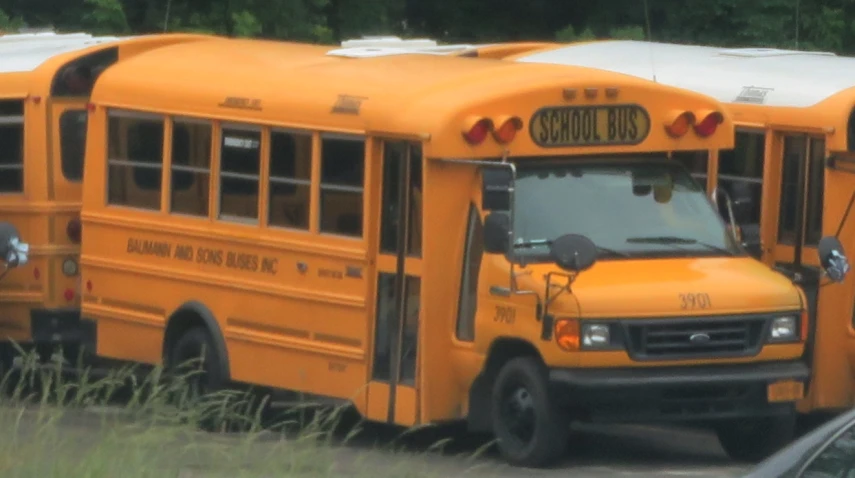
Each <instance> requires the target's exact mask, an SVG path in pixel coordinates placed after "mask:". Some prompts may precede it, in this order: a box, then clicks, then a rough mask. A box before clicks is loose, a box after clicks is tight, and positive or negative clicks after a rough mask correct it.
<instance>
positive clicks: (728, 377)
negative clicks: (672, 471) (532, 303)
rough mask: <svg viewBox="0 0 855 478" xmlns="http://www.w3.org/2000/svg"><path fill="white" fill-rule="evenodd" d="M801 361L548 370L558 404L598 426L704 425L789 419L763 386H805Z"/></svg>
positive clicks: (789, 405) (787, 408) (785, 407)
mask: <svg viewBox="0 0 855 478" xmlns="http://www.w3.org/2000/svg"><path fill="white" fill-rule="evenodd" d="M809 375H810V370H809V369H808V367H807V365H805V364H804V363H802V362H800V361H793V362H783V363H781V362H774V363H751V364H740V365H716V366H697V367H662V368H624V369H551V370H550V371H549V382H550V386H551V389H552V392H553V394H554V395H555V397H556V399H557V401H558V403H559V404H563V405H565V406H566V407H568V408H569V409H571V410H573V411H574V413H580V414H582V415H584V416H586V417H587V418H589V419H590V420H592V421H598V422H612V421H614V422H647V421H656V422H661V421H706V420H719V419H726V418H739V417H756V416H769V415H778V414H784V413H789V412H791V411H792V410H794V407H795V404H794V402H780V403H770V402H769V401H768V399H767V386H768V385H769V384H771V383H773V382H777V381H781V380H795V381H799V382H803V383H804V382H806V381H807V380H808V377H809Z"/></svg>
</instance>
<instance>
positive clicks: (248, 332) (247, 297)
mask: <svg viewBox="0 0 855 478" xmlns="http://www.w3.org/2000/svg"><path fill="white" fill-rule="evenodd" d="M136 215H137V214H136V213H133V212H131V211H128V213H127V217H133V216H136ZM139 217H140V221H139V222H138V223H136V221H134V220H126V219H123V218H122V217H121V216H112V215H111V216H109V217H108V216H106V215H104V216H101V217H93V215H89V217H88V218H87V223H86V243H84V261H85V265H84V274H85V277H84V281H91V282H92V286H93V287H92V291H91V295H92V299H91V300H87V301H86V302H85V303H84V306H83V311H84V315H86V316H87V317H93V318H96V319H98V354H99V355H104V356H108V357H112V358H117V359H123V360H134V361H140V362H145V363H151V364H154V363H159V362H160V360H161V356H162V355H161V354H162V347H161V345H162V340H163V328H164V327H165V322H166V319H167V318H168V317H170V316H171V315H172V313H173V312H174V311H175V310H176V309H178V308H179V307H181V306H182V305H183V304H185V303H187V302H190V301H198V302H201V303H202V304H204V305H205V306H206V307H208V308H209V309H210V310H211V312H212V313H213V315H214V317H215V319H216V320H217V322H218V324H219V327H220V330H222V331H223V334H224V335H225V339H226V346H227V349H228V354H229V361H230V369H231V375H232V379H234V380H236V381H240V382H249V383H256V384H260V385H265V386H270V387H276V388H284V389H289V390H295V391H303V392H309V393H315V394H320V395H326V396H332V397H337V398H345V399H351V398H353V397H354V396H355V395H356V394H357V393H358V392H359V391H360V389H362V388H363V387H364V385H365V377H366V363H365V357H366V354H365V350H366V344H367V343H368V340H367V337H366V335H367V330H368V328H367V327H366V324H365V317H366V312H365V306H366V304H365V299H364V298H365V290H366V282H365V278H366V277H368V272H367V267H368V262H367V260H366V259H365V258H364V257H360V254H358V253H354V251H353V250H352V249H351V250H347V251H336V250H335V249H334V248H333V247H332V246H329V247H328V248H326V251H324V252H321V251H320V250H319V249H318V248H317V247H315V248H314V251H310V250H308V248H307V245H306V244H305V243H301V244H300V245H293V243H292V245H291V246H289V244H288V243H286V242H285V240H284V239H283V240H281V241H279V242H278V243H272V242H268V243H264V244H260V243H259V241H257V240H256V241H255V244H253V241H249V240H247V239H246V238H248V237H249V235H247V236H246V238H244V239H243V240H235V239H231V240H229V239H225V238H223V237H222V235H219V234H216V233H212V232H209V230H208V229H207V228H206V227H200V228H199V229H198V230H197V231H194V232H190V231H187V230H186V228H182V229H183V230H182V231H181V232H179V231H178V230H176V226H175V225H174V224H170V223H172V222H173V221H158V224H157V227H153V226H151V225H146V224H144V222H143V220H142V217H143V215H142V214H140V215H139ZM145 222H146V223H147V222H148V221H145ZM135 223H136V224H135ZM204 224H205V226H207V224H208V223H207V222H205V223H204ZM240 227H241V226H236V227H235V229H239V228H240ZM222 229H223V230H225V229H226V228H222ZM229 229H231V228H229ZM252 233H254V230H253V231H252ZM252 233H250V234H252ZM286 234H287V233H283V234H282V235H283V237H285V236H286ZM223 235H224V234H223ZM230 235H232V236H233V234H230ZM297 235H299V234H297ZM288 237H295V235H291V234H288ZM335 241H340V240H335ZM316 242H322V241H316ZM300 264H305V267H303V266H301V265H300ZM353 268H356V269H359V268H361V269H362V270H363V273H362V275H361V277H351V276H349V275H348V274H346V273H344V271H345V270H346V269H353Z"/></svg>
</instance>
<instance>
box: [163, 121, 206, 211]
mask: <svg viewBox="0 0 855 478" xmlns="http://www.w3.org/2000/svg"><path fill="white" fill-rule="evenodd" d="M212 136H213V127H212V126H211V123H210V122H207V121H199V120H175V121H174V122H173V124H172V166H171V169H172V185H171V187H172V191H171V192H170V200H169V204H170V212H172V213H178V214H187V215H190V216H207V215H208V198H209V196H210V191H209V190H208V189H209V184H210V183H209V178H210V176H211V141H212V139H211V138H212Z"/></svg>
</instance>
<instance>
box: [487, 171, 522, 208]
mask: <svg viewBox="0 0 855 478" xmlns="http://www.w3.org/2000/svg"><path fill="white" fill-rule="evenodd" d="M481 178H482V179H481V181H482V182H481V207H482V208H483V209H484V210H485V211H510V210H511V190H512V189H513V187H514V186H513V184H514V178H513V173H512V172H511V170H510V168H498V167H485V168H484V169H482V170H481Z"/></svg>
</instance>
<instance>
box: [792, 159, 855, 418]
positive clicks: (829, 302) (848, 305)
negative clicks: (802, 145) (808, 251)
mask: <svg viewBox="0 0 855 478" xmlns="http://www.w3.org/2000/svg"><path fill="white" fill-rule="evenodd" d="M823 195H824V205H823V208H824V212H823V214H824V215H825V218H824V220H823V231H822V232H823V235H834V234H836V233H837V229H838V227H840V225H841V223H842V225H843V229H842V230H841V231H840V234H839V236H838V237H839V238H840V240H841V242H842V243H843V247H844V250H845V251H847V252H848V253H849V254H852V253H851V252H849V251H852V250H855V240H853V238H855V217H851V216H852V215H853V213H852V212H850V213H849V215H850V217H848V218H845V216H846V213H847V208H848V206H849V203H850V200H852V199H853V195H855V174H852V172H849V171H834V170H831V169H826V172H825V191H824V193H823ZM844 220H845V222H843V221H844ZM850 257H851V255H850ZM850 260H851V259H850ZM853 283H855V277H853V275H852V274H851V273H850V274H849V275H848V276H847V277H846V280H845V281H844V283H843V284H837V285H831V286H828V287H822V289H820V290H821V292H820V294H819V303H818V304H817V314H816V317H817V319H816V320H817V321H818V322H817V324H816V332H815V333H816V338H815V342H814V348H813V355H814V362H813V377H812V379H811V384H810V390H809V395H808V398H807V399H806V402H808V403H804V402H802V403H800V404H799V405H800V408H801V409H802V410H805V408H806V406H809V408H810V409H826V408H831V409H841V408H848V407H850V406H851V405H852V403H853V400H855V387H853V384H855V350H854V349H853V344H855V320H853V313H852V308H853V301H855V297H853V295H855V294H853V291H855V287H853Z"/></svg>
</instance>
